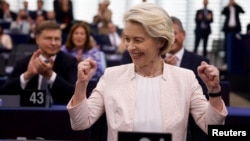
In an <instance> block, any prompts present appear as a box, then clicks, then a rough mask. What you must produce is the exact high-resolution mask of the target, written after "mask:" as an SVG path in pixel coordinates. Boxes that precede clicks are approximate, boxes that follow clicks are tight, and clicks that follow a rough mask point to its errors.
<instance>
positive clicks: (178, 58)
mask: <svg viewBox="0 0 250 141" xmlns="http://www.w3.org/2000/svg"><path fill="white" fill-rule="evenodd" d="M171 19H172V21H173V26H174V33H175V42H174V45H173V47H172V48H171V50H170V51H169V53H167V54H166V56H165V58H164V61H165V62H166V63H168V64H172V65H176V66H179V67H183V68H187V69H190V70H193V72H194V73H195V75H196V78H197V79H198V81H199V84H200V85H201V87H202V90H203V93H204V94H205V96H206V97H207V98H208V96H207V95H206V93H207V88H206V86H205V84H204V83H203V82H202V80H201V79H200V77H199V76H198V72H197V67H198V66H199V65H200V64H201V62H202V61H205V62H207V63H209V60H208V59H207V58H206V57H204V56H200V55H197V54H195V53H193V52H189V51H187V50H186V49H184V46H183V43H184V40H185V37H186V33H185V30H184V28H183V26H182V23H181V21H180V20H179V19H178V18H176V17H171ZM187 85H188V84H187ZM207 140H208V136H207V135H206V134H205V132H203V131H202V130H201V129H200V128H199V127H198V126H197V125H196V124H195V121H194V119H193V118H192V116H191V115H190V118H189V128H188V134H187V141H207Z"/></svg>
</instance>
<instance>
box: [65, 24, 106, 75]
mask: <svg viewBox="0 0 250 141" xmlns="http://www.w3.org/2000/svg"><path fill="white" fill-rule="evenodd" d="M61 50H62V51H63V52H65V53H67V54H71V55H73V56H75V57H76V58H77V60H78V62H80V61H82V60H85V59H87V58H88V57H91V58H92V59H94V60H95V61H96V62H97V71H96V73H95V75H94V79H98V78H99V77H100V76H101V75H102V74H103V72H104V69H105V67H106V66H105V64H104V63H103V61H105V60H103V58H102V56H101V54H100V50H99V48H98V47H97V46H96V45H95V43H94V42H93V38H92V37H91V35H90V31H89V27H88V25H87V24H86V23H84V22H79V23H75V24H74V25H73V26H72V28H71V29H70V32H69V34H68V37H67V40H66V43H65V45H63V47H62V49H61Z"/></svg>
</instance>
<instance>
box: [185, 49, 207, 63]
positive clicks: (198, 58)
mask: <svg viewBox="0 0 250 141" xmlns="http://www.w3.org/2000/svg"><path fill="white" fill-rule="evenodd" d="M185 53H186V54H187V56H190V57H192V58H193V59H192V60H199V61H206V62H209V59H208V58H207V57H205V56H202V55H199V54H196V53H194V52H190V51H188V50H185Z"/></svg>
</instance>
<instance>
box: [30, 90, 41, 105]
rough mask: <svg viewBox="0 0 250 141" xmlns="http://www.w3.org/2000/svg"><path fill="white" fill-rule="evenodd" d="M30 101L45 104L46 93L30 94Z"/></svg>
mask: <svg viewBox="0 0 250 141" xmlns="http://www.w3.org/2000/svg"><path fill="white" fill-rule="evenodd" d="M30 102H32V103H33V104H43V103H44V93H42V92H37V93H36V92H33V93H32V94H31V96H30Z"/></svg>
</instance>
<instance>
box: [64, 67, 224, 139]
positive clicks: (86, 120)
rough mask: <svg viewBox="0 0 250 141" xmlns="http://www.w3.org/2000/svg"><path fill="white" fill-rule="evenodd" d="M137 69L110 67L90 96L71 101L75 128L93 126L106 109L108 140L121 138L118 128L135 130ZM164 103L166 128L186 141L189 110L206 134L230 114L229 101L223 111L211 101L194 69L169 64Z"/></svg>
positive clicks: (163, 85)
mask: <svg viewBox="0 0 250 141" xmlns="http://www.w3.org/2000/svg"><path fill="white" fill-rule="evenodd" d="M134 70H135V69H134V64H127V65H121V66H115V67H109V68H107V69H106V71H105V73H104V75H103V76H102V77H101V78H100V80H99V83H98V85H97V87H96V88H95V89H94V90H93V93H92V94H91V96H90V97H89V98H88V99H85V100H84V101H83V102H82V103H80V104H79V105H76V106H75V107H72V106H71V100H70V101H69V103H68V105H67V109H68V112H69V114H70V119H71V126H72V128H73V129H74V130H83V129H86V128H89V127H90V126H91V125H92V124H93V123H94V122H95V121H96V120H97V119H98V118H99V117H100V116H101V115H102V114H103V112H104V111H106V116H107V122H108V141H117V133H118V131H133V119H134V115H135V101H136V99H135V98H136V96H135V94H136V80H135V71H134ZM145 89H146V88H145ZM161 106H162V107H161V112H162V120H163V121H162V123H163V130H164V132H167V133H172V135H173V141H185V140H186V134H187V124H188V117H189V112H191V114H192V115H193V117H194V119H195V121H196V123H197V124H198V125H199V126H200V127H201V129H203V130H204V131H205V132H206V133H207V125H210V124H224V121H225V117H226V115H227V109H226V106H225V104H224V108H223V111H222V112H221V113H220V112H218V111H217V110H216V109H214V108H213V107H212V106H211V105H210V104H209V102H208V101H207V100H206V98H205V97H204V95H203V93H202V89H201V87H200V85H199V84H198V81H197V80H196V78H195V74H194V73H193V72H192V71H191V70H188V69H184V68H180V67H176V66H173V65H168V64H165V63H164V71H163V75H162V79H161ZM152 114H154V113H153V111H152Z"/></svg>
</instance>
